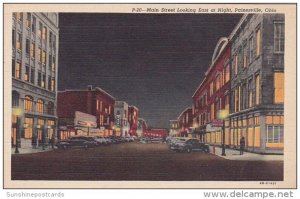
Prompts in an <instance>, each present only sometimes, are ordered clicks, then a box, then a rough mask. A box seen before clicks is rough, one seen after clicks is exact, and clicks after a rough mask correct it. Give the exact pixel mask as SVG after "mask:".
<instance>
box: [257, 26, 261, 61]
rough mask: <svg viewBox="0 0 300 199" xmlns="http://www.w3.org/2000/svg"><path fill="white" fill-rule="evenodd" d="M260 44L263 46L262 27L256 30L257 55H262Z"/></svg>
mask: <svg viewBox="0 0 300 199" xmlns="http://www.w3.org/2000/svg"><path fill="white" fill-rule="evenodd" d="M260 46H261V33H260V29H258V30H257V31H256V57H258V56H259V55H260V51H261V49H260Z"/></svg>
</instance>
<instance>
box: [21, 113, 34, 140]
mask: <svg viewBox="0 0 300 199" xmlns="http://www.w3.org/2000/svg"><path fill="white" fill-rule="evenodd" d="M24 125H26V128H24V136H23V138H25V139H31V138H32V127H33V119H32V118H28V117H25V120H24Z"/></svg>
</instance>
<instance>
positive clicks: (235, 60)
mask: <svg viewBox="0 0 300 199" xmlns="http://www.w3.org/2000/svg"><path fill="white" fill-rule="evenodd" d="M237 72H238V56H237V55H235V56H234V74H235V75H236V74H237Z"/></svg>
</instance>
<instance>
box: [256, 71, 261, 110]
mask: <svg viewBox="0 0 300 199" xmlns="http://www.w3.org/2000/svg"><path fill="white" fill-rule="evenodd" d="M259 97H260V79H259V75H256V77H255V104H256V105H258V104H259Z"/></svg>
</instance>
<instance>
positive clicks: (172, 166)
mask: <svg viewBox="0 0 300 199" xmlns="http://www.w3.org/2000/svg"><path fill="white" fill-rule="evenodd" d="M11 175H12V180H94V181H96V180H97V181H103V180H137V181H210V180H211V181H234V180H238V181H243V180H245V181H265V180H271V181H281V180H283V161H240V160H235V161H233V160H226V159H223V158H221V157H218V156H215V155H213V154H206V153H202V152H192V153H190V154H189V153H176V152H174V151H171V150H170V149H169V148H168V145H167V144H161V143H151V144H142V143H139V142H132V143H122V144H114V145H111V146H100V147H96V148H89V149H87V150H84V149H81V148H80V149H79V148H78V149H69V150H62V149H57V150H53V151H47V152H42V153H34V154H22V155H21V154H18V155H12V172H11Z"/></svg>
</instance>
